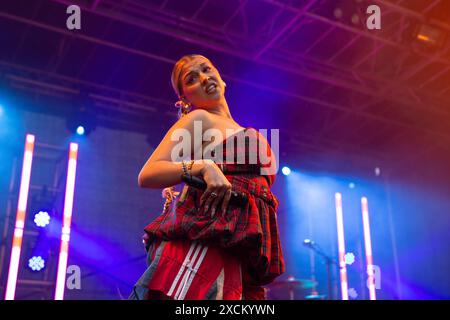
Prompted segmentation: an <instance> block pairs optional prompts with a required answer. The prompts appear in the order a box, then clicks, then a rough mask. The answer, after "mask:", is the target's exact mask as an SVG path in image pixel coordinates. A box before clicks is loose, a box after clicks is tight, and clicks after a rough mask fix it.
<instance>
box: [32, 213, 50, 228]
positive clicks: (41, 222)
mask: <svg viewBox="0 0 450 320" xmlns="http://www.w3.org/2000/svg"><path fill="white" fill-rule="evenodd" d="M34 223H35V224H36V225H37V226H38V227H42V228H43V227H45V226H46V225H48V224H49V223H50V215H49V214H48V212H46V211H39V212H38V213H36V214H35V216H34Z"/></svg>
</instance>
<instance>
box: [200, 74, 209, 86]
mask: <svg viewBox="0 0 450 320" xmlns="http://www.w3.org/2000/svg"><path fill="white" fill-rule="evenodd" d="M199 78H200V83H201V84H205V82H207V81H208V79H209V76H207V75H206V74H203V73H201V74H200V76H199Z"/></svg>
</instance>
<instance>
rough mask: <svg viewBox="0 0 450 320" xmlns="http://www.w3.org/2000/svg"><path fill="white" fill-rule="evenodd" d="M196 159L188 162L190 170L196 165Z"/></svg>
mask: <svg viewBox="0 0 450 320" xmlns="http://www.w3.org/2000/svg"><path fill="white" fill-rule="evenodd" d="M194 161H195V160H191V161H189V164H188V166H187V167H188V170H189V171H191V170H192V167H193V166H194Z"/></svg>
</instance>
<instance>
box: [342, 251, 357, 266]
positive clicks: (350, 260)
mask: <svg viewBox="0 0 450 320" xmlns="http://www.w3.org/2000/svg"><path fill="white" fill-rule="evenodd" d="M344 260H345V264H348V265H349V266H351V265H352V264H353V263H354V262H355V255H354V254H353V253H351V252H348V253H346V254H345V256H344Z"/></svg>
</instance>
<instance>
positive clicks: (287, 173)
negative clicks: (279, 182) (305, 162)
mask: <svg viewBox="0 0 450 320" xmlns="http://www.w3.org/2000/svg"><path fill="white" fill-rule="evenodd" d="M281 172H283V174H284V175H285V176H288V175H290V174H291V169H289V167H283V169H281Z"/></svg>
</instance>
